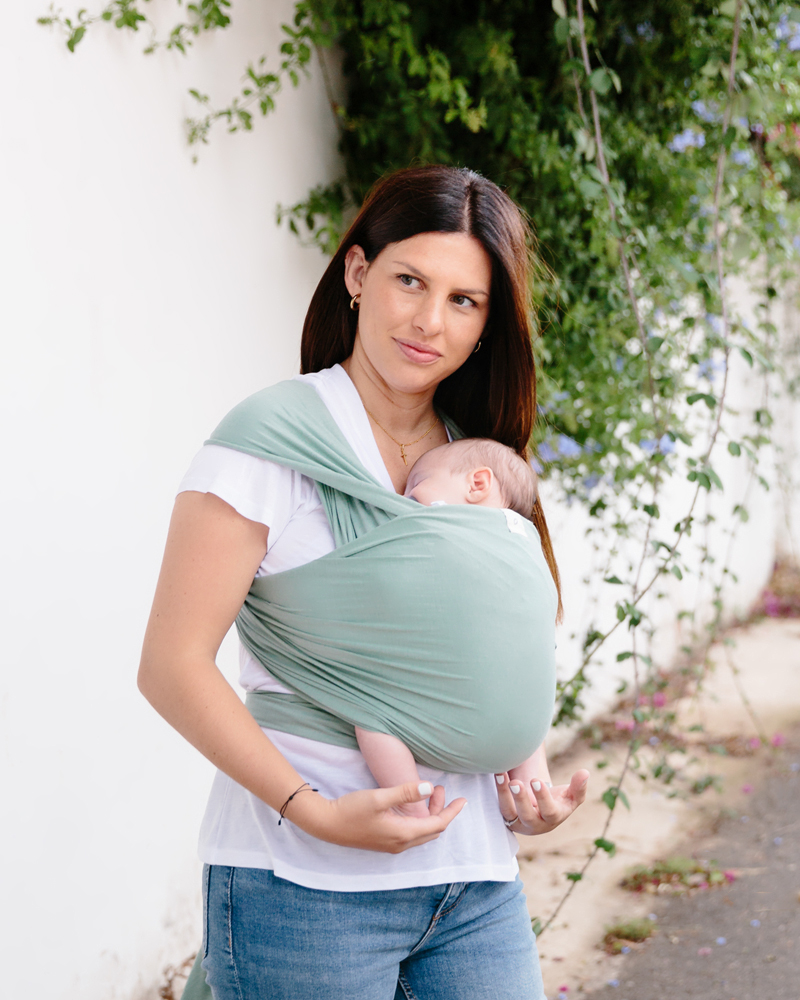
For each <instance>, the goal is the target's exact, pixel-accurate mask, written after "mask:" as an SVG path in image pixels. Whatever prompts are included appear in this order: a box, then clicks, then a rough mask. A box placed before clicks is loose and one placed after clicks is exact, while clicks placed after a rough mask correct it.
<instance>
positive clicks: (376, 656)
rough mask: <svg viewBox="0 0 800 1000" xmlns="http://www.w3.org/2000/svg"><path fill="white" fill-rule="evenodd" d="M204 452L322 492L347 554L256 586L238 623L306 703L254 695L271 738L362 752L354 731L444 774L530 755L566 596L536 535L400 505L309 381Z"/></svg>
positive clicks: (266, 395) (545, 716) (459, 513)
mask: <svg viewBox="0 0 800 1000" xmlns="http://www.w3.org/2000/svg"><path fill="white" fill-rule="evenodd" d="M207 443H208V444H215V445H223V446H224V447H227V448H233V449H235V450H237V451H242V452H246V453H247V454H249V455H255V456H257V457H259V458H264V459H268V460H269V461H271V462H276V463H277V464H279V465H283V466H287V467H288V468H291V469H295V470H297V471H298V472H300V473H302V474H303V475H305V476H308V477H309V478H311V479H312V480H314V481H315V482H316V483H317V487H318V490H319V494H320V497H321V499H322V503H323V506H324V509H325V512H326V514H327V517H328V520H329V522H330V526H331V529H332V532H333V537H334V542H335V546H336V548H335V549H334V551H332V552H330V553H328V554H327V555H324V556H322V557H321V558H319V559H315V560H314V561H312V562H310V563H307V564H305V565H303V566H298V567H297V568H295V569H290V570H286V571H285V572H282V573H276V574H274V575H271V576H264V577H260V578H258V579H256V580H254V581H253V585H252V587H251V588H250V592H249V593H248V595H247V597H246V599H245V602H244V606H243V607H242V609H241V611H240V613H239V615H238V617H237V619H236V625H237V629H238V632H239V635H240V637H241V640H242V642H243V643H244V645H245V647H246V648H247V649H248V650H249V651H250V653H251V654H252V655H253V656H254V657H255V658H256V659H257V660H258V661H259V662H260V663H262V664H263V666H264V667H265V668H266V669H267V670H268V671H269V672H270V674H272V676H273V677H275V678H276V679H277V680H278V681H280V682H281V683H282V684H283V685H284V686H286V687H287V688H289V689H290V691H292V692H294V693H293V694H284V693H279V692H271V691H270V692H257V693H252V692H251V693H250V694H249V695H248V697H247V706H248V708H249V709H250V711H251V712H252V714H253V716H254V717H255V718H256V720H257V721H258V722H259V724H260V725H262V726H265V727H268V728H272V729H277V730H280V731H282V732H289V733H294V734H296V735H299V736H305V737H309V738H311V739H314V740H319V741H321V742H323V743H331V744H334V745H336V746H343V747H353V748H355V747H357V743H356V738H355V732H354V728H353V727H354V726H356V725H358V726H361V727H362V728H364V729H368V730H373V731H375V732H382V733H390V734H392V735H393V736H396V737H397V738H398V739H400V740H402V741H403V743H405V744H406V746H408V747H409V748H410V749H411V751H412V753H413V754H414V757H415V758H416V759H417V760H418V761H419V762H420V763H423V764H428V765H430V766H431V767H435V768H437V769H440V770H444V771H454V772H464V773H476V774H477V773H481V772H495V771H505V770H508V768H510V767H513V766H514V765H515V764H519V763H521V762H522V761H523V760H525V759H526V758H527V757H529V756H530V755H531V753H532V752H533V751H534V750H535V749H536V748H537V747H538V746H539V744H540V743H541V742H542V739H543V738H544V735H545V733H546V731H547V728H548V726H549V725H550V720H551V717H552V711H553V704H554V697H555V663H554V650H555V640H554V628H555V616H556V593H555V587H554V584H553V580H552V577H551V575H550V572H549V570H548V567H547V564H546V562H545V560H544V557H543V555H542V550H541V545H540V542H539V537H538V534H537V532H536V530H535V529H534V527H533V526H532V525H531V524H530V522H529V521H527V520H525V519H523V518H521V517H519V516H517V515H511V516H510V517H509V516H507V512H505V511H503V510H498V509H495V508H486V507H479V506H474V505H463V506H461V505H455V506H436V507H423V506H421V505H420V504H418V503H416V502H415V501H413V500H410V499H407V498H405V497H401V496H398V495H397V494H395V493H392V492H389V491H388V490H387V489H385V488H384V487H383V486H381V485H380V483H378V481H377V480H376V479H375V478H374V477H373V476H372V475H371V474H370V473H369V472H367V470H366V469H365V468H364V467H363V465H362V464H361V463H360V462H359V460H358V458H357V457H356V455H355V453H354V452H353V449H352V448H351V447H350V445H349V444H348V442H347V441H346V440H345V438H344V436H343V435H342V433H341V431H340V430H339V428H338V426H337V424H336V422H335V421H334V419H333V417H332V416H331V414H330V412H329V411H328V409H327V407H326V406H325V404H324V403H323V402H322V400H321V399H320V397H319V396H318V394H317V393H316V391H315V390H314V389H313V387H311V386H310V385H307V384H306V383H303V382H302V381H298V380H292V381H288V382H282V383H280V384H279V385H276V386H273V387H271V388H269V389H265V390H263V391H261V392H258V393H256V394H255V395H254V396H251V397H249V398H248V399H246V400H245V401H244V402H243V403H241V404H240V405H239V406H237V407H236V408H235V409H233V410H232V411H231V412H230V413H229V414H228V416H226V417H225V419H224V420H223V421H222V423H221V424H220V425H219V427H218V428H217V429H216V430H215V431H214V433H213V435H212V436H211V438H210V439H209V441H208V442H207Z"/></svg>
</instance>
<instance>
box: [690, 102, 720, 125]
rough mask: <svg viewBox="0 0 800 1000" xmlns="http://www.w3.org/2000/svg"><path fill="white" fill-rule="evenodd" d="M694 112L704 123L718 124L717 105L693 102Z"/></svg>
mask: <svg viewBox="0 0 800 1000" xmlns="http://www.w3.org/2000/svg"><path fill="white" fill-rule="evenodd" d="M692 111H694V113H695V114H696V115H697V117H698V118H701V119H702V120H703V121H704V122H709V124H710V123H712V122H718V121H719V115H718V114H717V110H716V105H714V104H706V102H705V101H692Z"/></svg>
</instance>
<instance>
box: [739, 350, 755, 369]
mask: <svg viewBox="0 0 800 1000" xmlns="http://www.w3.org/2000/svg"><path fill="white" fill-rule="evenodd" d="M739 353H740V354H741V356H742V357H743V358H744V360H745V361H746V362H747V364H748V365H749V366H750V367H751V368H752V367H753V355H752V354H751V353H750V352H749V351H747V350H745V348H744V347H740V348H739Z"/></svg>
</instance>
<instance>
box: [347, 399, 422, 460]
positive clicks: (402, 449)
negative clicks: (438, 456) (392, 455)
mask: <svg viewBox="0 0 800 1000" xmlns="http://www.w3.org/2000/svg"><path fill="white" fill-rule="evenodd" d="M364 409H365V410H366V411H367V415H368V416H370V417H372V419H373V420H374V421H375V423H376V424H378V427H380V429H381V430H382V431H383V433H384V434H385V435H386V437H388V438H389V440H390V441H394V443H395V444H396V445H397V446H398V447H399V448H400V457H401V458H402V459H403V465H408V459H407V458H406V448H410V447H411V445H412V444H419V443H420V441H421V440H422V439H423V438H426V437H427V436H428V435H429V434H430V432H431V431H432V430H433V428H434V427H435V426H436V425H437V424H438V423H439V417H438V415H437V416H435V417H434V418H433V423H432V424H431V425H430V427H429V428H428V429H427V430H426V431H425V433H424V434H421V435H420V436H419V437H418V438H417V439H416V441H406V443H405V444H403V443H402V441H398V440H397V438H395V437H392V435H391V434H390V433H389V432H388V431H387V430H386V428H385V427H384V426H383V424H381V423H378V420H377V418H376V417H375V415H374V414H373V413H370V412H369V410H367V408H366V406H365V407H364Z"/></svg>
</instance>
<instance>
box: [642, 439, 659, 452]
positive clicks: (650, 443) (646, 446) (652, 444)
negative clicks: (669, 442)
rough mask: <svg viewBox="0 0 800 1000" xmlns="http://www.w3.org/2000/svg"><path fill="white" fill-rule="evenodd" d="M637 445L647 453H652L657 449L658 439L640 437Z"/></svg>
mask: <svg viewBox="0 0 800 1000" xmlns="http://www.w3.org/2000/svg"><path fill="white" fill-rule="evenodd" d="M639 447H640V448H641V449H642V451H643V452H645V453H646V454H647V455H654V454H655V453H656V451H657V450H658V441H656V439H655V438H642V440H641V441H640V442H639Z"/></svg>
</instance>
